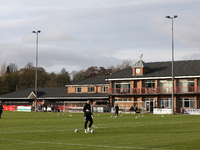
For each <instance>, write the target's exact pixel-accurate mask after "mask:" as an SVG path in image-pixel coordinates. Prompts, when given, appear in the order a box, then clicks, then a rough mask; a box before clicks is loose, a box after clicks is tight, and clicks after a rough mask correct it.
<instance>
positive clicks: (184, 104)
mask: <svg viewBox="0 0 200 150" xmlns="http://www.w3.org/2000/svg"><path fill="white" fill-rule="evenodd" d="M194 103H195V98H180V99H179V100H178V106H179V108H194Z"/></svg>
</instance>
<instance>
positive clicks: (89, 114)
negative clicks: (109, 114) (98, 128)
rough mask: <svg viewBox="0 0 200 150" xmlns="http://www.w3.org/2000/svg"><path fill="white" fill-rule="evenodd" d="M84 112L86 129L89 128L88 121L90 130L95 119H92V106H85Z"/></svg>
mask: <svg viewBox="0 0 200 150" xmlns="http://www.w3.org/2000/svg"><path fill="white" fill-rule="evenodd" d="M83 112H84V121H85V126H84V127H85V129H86V128H87V123H88V121H90V124H89V128H90V127H91V126H92V124H93V119H92V115H93V114H92V112H91V106H90V104H85V106H84V108H83Z"/></svg>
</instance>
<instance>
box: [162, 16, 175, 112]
mask: <svg viewBox="0 0 200 150" xmlns="http://www.w3.org/2000/svg"><path fill="white" fill-rule="evenodd" d="M177 17H178V16H177V15H174V17H170V16H166V17H165V18H169V19H172V114H174V31H173V19H174V18H177Z"/></svg>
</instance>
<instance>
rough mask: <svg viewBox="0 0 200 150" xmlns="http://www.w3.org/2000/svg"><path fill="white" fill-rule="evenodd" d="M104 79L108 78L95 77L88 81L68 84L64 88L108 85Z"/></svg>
mask: <svg viewBox="0 0 200 150" xmlns="http://www.w3.org/2000/svg"><path fill="white" fill-rule="evenodd" d="M106 78H108V76H96V77H92V78H88V79H84V80H81V81H78V82H76V83H69V84H67V85H66V87H68V86H72V85H73V86H82V85H84V86H87V85H98V84H101V85H109V82H108V81H107V80H105V79H106Z"/></svg>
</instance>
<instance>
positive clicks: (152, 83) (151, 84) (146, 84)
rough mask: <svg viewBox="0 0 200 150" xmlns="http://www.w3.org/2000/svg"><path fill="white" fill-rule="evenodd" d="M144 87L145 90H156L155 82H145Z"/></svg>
mask: <svg viewBox="0 0 200 150" xmlns="http://www.w3.org/2000/svg"><path fill="white" fill-rule="evenodd" d="M143 87H145V88H155V80H144V81H143Z"/></svg>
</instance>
